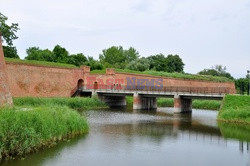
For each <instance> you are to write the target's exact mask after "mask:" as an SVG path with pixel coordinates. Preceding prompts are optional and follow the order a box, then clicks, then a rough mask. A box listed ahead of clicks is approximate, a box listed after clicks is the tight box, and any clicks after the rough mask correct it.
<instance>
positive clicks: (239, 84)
mask: <svg viewBox="0 0 250 166" xmlns="http://www.w3.org/2000/svg"><path fill="white" fill-rule="evenodd" d="M248 83H249V79H248V78H239V79H236V80H235V87H236V89H237V91H238V93H239V92H240V89H241V88H243V89H244V91H247V89H248Z"/></svg>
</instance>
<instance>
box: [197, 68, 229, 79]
mask: <svg viewBox="0 0 250 166" xmlns="http://www.w3.org/2000/svg"><path fill="white" fill-rule="evenodd" d="M226 70H227V68H226V66H224V67H223V66H222V65H215V66H213V67H211V69H204V70H202V71H200V72H199V73H198V74H200V75H212V76H220V77H227V78H229V79H234V78H233V77H232V75H231V74H230V73H228V72H227V71H226Z"/></svg>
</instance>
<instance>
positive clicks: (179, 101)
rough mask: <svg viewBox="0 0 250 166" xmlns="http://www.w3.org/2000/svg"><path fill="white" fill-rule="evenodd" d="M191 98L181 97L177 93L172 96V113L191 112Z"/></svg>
mask: <svg viewBox="0 0 250 166" xmlns="http://www.w3.org/2000/svg"><path fill="white" fill-rule="evenodd" d="M191 112H192V99H183V98H181V97H180V96H179V95H175V96H174V113H191Z"/></svg>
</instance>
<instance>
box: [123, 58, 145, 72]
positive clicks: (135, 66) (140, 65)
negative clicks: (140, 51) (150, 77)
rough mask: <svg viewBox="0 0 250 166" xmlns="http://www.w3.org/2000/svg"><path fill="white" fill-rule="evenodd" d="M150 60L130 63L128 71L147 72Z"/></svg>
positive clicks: (141, 59)
mask: <svg viewBox="0 0 250 166" xmlns="http://www.w3.org/2000/svg"><path fill="white" fill-rule="evenodd" d="M149 66H150V65H149V60H148V59H147V58H144V57H143V58H140V59H136V60H134V61H132V62H130V63H129V64H128V66H127V69H130V70H136V71H145V70H148V69H149Z"/></svg>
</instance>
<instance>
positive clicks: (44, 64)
mask: <svg viewBox="0 0 250 166" xmlns="http://www.w3.org/2000/svg"><path fill="white" fill-rule="evenodd" d="M5 61H6V62H11V63H22V64H30V65H39V66H48V67H62V68H77V67H76V66H74V65H70V64H64V63H54V62H45V61H36V60H21V59H14V58H5Z"/></svg>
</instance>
